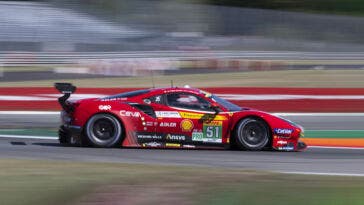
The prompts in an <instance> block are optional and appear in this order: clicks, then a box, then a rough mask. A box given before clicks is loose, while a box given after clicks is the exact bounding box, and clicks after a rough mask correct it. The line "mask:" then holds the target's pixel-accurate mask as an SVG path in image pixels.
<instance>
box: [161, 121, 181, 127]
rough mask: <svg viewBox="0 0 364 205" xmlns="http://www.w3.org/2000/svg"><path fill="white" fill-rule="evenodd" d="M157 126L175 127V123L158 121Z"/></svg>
mask: <svg viewBox="0 0 364 205" xmlns="http://www.w3.org/2000/svg"><path fill="white" fill-rule="evenodd" d="M159 127H177V123H175V122H161V123H159Z"/></svg>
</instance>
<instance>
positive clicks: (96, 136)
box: [85, 114, 123, 147]
mask: <svg viewBox="0 0 364 205" xmlns="http://www.w3.org/2000/svg"><path fill="white" fill-rule="evenodd" d="M122 131H123V130H122V126H121V124H120V122H119V121H118V120H117V119H116V118H115V117H114V116H112V115H109V114H96V115H94V116H92V117H91V118H90V119H89V121H88V122H87V124H86V130H85V133H86V137H87V139H88V141H89V142H90V143H91V145H93V146H95V147H114V146H116V145H117V144H118V143H120V142H121V140H122V133H123V132H122Z"/></svg>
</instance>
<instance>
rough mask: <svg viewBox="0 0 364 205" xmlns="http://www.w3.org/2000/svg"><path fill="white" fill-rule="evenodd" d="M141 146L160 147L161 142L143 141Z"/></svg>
mask: <svg viewBox="0 0 364 205" xmlns="http://www.w3.org/2000/svg"><path fill="white" fill-rule="evenodd" d="M142 146H143V147H161V146H162V144H161V143H158V142H148V143H143V144H142Z"/></svg>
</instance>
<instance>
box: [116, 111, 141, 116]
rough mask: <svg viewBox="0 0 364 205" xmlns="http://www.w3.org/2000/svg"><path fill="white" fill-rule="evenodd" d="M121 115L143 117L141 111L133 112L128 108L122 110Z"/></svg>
mask: <svg viewBox="0 0 364 205" xmlns="http://www.w3.org/2000/svg"><path fill="white" fill-rule="evenodd" d="M120 115H121V116H123V117H141V115H140V112H132V111H126V110H120Z"/></svg>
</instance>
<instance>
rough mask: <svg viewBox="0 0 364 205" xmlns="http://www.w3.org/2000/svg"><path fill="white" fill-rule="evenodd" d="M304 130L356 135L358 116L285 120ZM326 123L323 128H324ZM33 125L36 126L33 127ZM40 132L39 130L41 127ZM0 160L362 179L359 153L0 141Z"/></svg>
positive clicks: (363, 156) (16, 119)
mask: <svg viewBox="0 0 364 205" xmlns="http://www.w3.org/2000/svg"><path fill="white" fill-rule="evenodd" d="M0 117H1V118H0V122H1V124H3V123H10V122H11V123H10V124H13V125H14V123H20V124H24V125H26V124H27V122H28V126H30V127H31V126H33V127H34V126H35V125H40V124H42V123H44V122H47V123H48V124H46V125H47V126H49V127H51V126H54V125H56V124H57V123H58V118H57V117H55V116H54V115H41V116H39V115H37V116H32V115H27V116H21V115H13V116H7V118H6V117H4V116H3V115H0ZM286 118H289V119H292V120H295V121H296V122H299V123H301V124H302V125H304V126H306V128H307V127H308V128H310V129H315V128H317V129H331V128H332V129H333V128H335V129H341V128H346V129H349V128H350V129H359V128H360V129H361V128H362V127H361V126H362V125H363V122H364V119H363V118H364V117H363V116H357V117H355V116H350V117H349V116H346V117H345V116H340V117H332V116H321V117H320V116H319V117H317V116H286ZM325 121H327V122H325ZM37 123H38V124H37ZM43 126H44V124H43ZM0 156H1V158H17V159H38V160H66V161H82V162H116V163H137V164H160V165H182V166H203V167H223V168H239V169H245V170H262V171H274V172H285V173H308V174H324V175H327V174H332V175H354V176H364V149H339V148H316V147H309V148H308V149H307V150H306V151H303V152H274V151H262V152H248V151H232V150H179V149H164V150H163V149H130V148H113V149H99V148H80V147H63V146H60V144H59V143H58V141H57V140H55V139H54V140H50V139H19V138H0Z"/></svg>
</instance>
